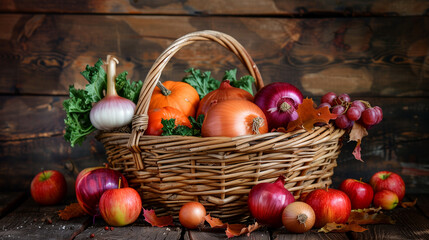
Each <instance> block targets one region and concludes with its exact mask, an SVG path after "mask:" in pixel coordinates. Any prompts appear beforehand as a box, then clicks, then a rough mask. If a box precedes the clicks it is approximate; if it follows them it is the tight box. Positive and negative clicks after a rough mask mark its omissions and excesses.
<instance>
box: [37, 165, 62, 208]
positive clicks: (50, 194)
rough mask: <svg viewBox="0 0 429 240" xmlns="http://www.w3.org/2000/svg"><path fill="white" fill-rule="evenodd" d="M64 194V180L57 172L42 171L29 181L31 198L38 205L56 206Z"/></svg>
mask: <svg viewBox="0 0 429 240" xmlns="http://www.w3.org/2000/svg"><path fill="white" fill-rule="evenodd" d="M66 193H67V183H66V179H65V178H64V176H63V174H62V173H60V172H58V171H55V170H46V171H42V172H40V173H38V174H37V175H36V176H35V177H34V178H33V180H32V181H31V196H32V197H33V199H34V201H36V202H37V203H39V204H42V205H53V204H57V203H59V202H60V201H61V200H62V199H63V198H64V197H65V196H66Z"/></svg>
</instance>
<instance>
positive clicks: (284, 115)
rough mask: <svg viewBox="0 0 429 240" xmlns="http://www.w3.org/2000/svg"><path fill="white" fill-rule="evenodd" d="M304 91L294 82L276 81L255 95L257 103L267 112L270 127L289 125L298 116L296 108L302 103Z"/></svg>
mask: <svg viewBox="0 0 429 240" xmlns="http://www.w3.org/2000/svg"><path fill="white" fill-rule="evenodd" d="M302 99H303V96H302V93H301V91H299V89H298V88H296V87H295V86H293V85H292V84H289V83H285V82H275V83H271V84H268V85H267V86H265V87H263V88H262V89H261V90H259V91H258V93H256V95H255V101H254V102H255V104H256V105H258V106H259V107H260V108H261V109H262V111H263V112H264V113H265V116H266V117H267V121H268V127H269V129H270V130H271V129H273V128H278V127H287V124H288V122H291V121H294V120H296V119H297V118H298V113H297V112H296V109H297V107H298V105H299V104H301V103H302Z"/></svg>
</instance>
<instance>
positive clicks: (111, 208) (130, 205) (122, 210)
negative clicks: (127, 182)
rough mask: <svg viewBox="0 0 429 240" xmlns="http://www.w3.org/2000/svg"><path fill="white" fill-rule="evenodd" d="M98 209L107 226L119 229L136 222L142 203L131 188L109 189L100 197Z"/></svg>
mask: <svg viewBox="0 0 429 240" xmlns="http://www.w3.org/2000/svg"><path fill="white" fill-rule="evenodd" d="M119 187H120V183H119ZM99 208H100V213H101V216H102V217H103V219H104V221H106V222H107V224H109V225H111V226H115V227H121V226H125V225H128V224H131V223H133V222H135V221H136V220H137V218H138V217H139V215H140V212H141V210H142V201H141V198H140V195H139V194H138V192H137V191H136V190H134V189H133V188H130V187H125V188H117V189H109V190H107V191H105V192H104V193H103V195H101V198H100V204H99Z"/></svg>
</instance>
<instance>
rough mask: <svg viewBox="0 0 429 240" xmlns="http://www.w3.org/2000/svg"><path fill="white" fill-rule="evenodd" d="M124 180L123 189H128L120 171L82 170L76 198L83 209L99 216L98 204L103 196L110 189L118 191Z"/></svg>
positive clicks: (76, 188) (76, 186) (99, 168)
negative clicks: (120, 182) (120, 181)
mask: <svg viewBox="0 0 429 240" xmlns="http://www.w3.org/2000/svg"><path fill="white" fill-rule="evenodd" d="M119 178H121V179H122V187H123V188H125V187H128V182H127V180H126V179H125V177H124V175H122V173H120V172H119V171H116V170H113V169H109V168H105V167H93V168H86V169H84V170H82V171H81V172H80V173H79V174H78V176H77V178H76V183H75V190H76V198H77V201H78V203H79V205H80V206H81V207H82V209H83V210H84V211H85V212H86V213H88V214H89V215H91V216H99V215H100V209H99V207H98V204H99V202H100V198H101V195H103V193H104V192H105V191H107V190H109V189H116V188H118V185H119Z"/></svg>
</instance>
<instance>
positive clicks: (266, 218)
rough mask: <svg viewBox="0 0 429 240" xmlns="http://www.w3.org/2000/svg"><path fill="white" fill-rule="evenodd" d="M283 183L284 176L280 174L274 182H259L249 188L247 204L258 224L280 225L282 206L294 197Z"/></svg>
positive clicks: (293, 200) (290, 201)
mask: <svg viewBox="0 0 429 240" xmlns="http://www.w3.org/2000/svg"><path fill="white" fill-rule="evenodd" d="M284 185H285V177H283V176H280V177H279V178H278V179H277V180H276V181H275V182H274V183H259V184H257V185H255V186H254V187H253V188H252V190H250V193H249V198H248V200H247V205H248V206H249V210H250V213H251V214H252V216H253V217H254V218H255V219H256V221H257V222H258V223H259V224H265V225H268V226H271V227H280V226H282V213H283V210H284V208H285V207H286V206H287V205H289V204H290V203H292V202H295V198H294V197H293V196H292V194H291V193H290V192H289V191H288V190H287V189H286V188H285V187H284Z"/></svg>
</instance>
